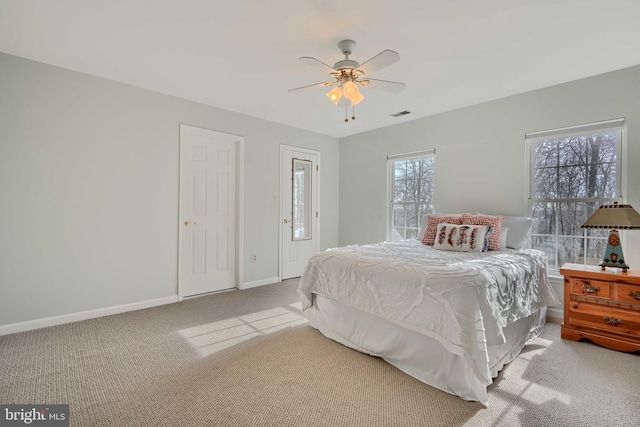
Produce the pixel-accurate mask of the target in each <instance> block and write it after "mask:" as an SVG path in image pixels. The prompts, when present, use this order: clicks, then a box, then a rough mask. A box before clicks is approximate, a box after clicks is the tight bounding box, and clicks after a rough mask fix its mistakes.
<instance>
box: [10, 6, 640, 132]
mask: <svg viewBox="0 0 640 427" xmlns="http://www.w3.org/2000/svg"><path fill="white" fill-rule="evenodd" d="M639 18H640V1H639V0H606V1H605V0H555V1H554V0H548V1H543V0H484V1H480V0H448V1H447V0H394V1H380V0H378V1H376V0H368V1H362V0H351V1H336V0H323V1H320V0H316V1H310V0H306V1H305V0H271V1H266V0H235V1H218V0H199V1H196V0H144V1H143V0H55V1H52V0H0V51H1V52H5V53H9V54H12V55H17V56H21V57H24V58H29V59H33V60H36V61H40V62H44V63H47V64H52V65H56V66H60V67H64V68H68V69H71V70H76V71H80V72H83V73H88V74H92V75H95V76H100V77H104V78H107V79H111V80H115V81H119V82H123V83H127V84H131V85H134V86H139V87H142V88H146V89H151V90H154V91H158V92H162V93H166V94H170V95H174V96H177V97H181V98H186V99H190V100H194V101H198V102H201V103H204V104H209V105H212V106H216V107H220V108H224V109H227V110H231V111H236V112H239V113H244V114H248V115H251V116H255V117H260V118H263V119H267V120H271V121H275V122H279V123H284V124H287V125H291V126H295V127H299V128H303V129H308V130H311V131H315V132H319V133H323V134H327V135H332V136H335V137H344V136H347V135H352V134H355V133H359V132H363V131H366V130H370V129H375V128H380V127H383V126H388V125H392V124H396V123H401V122H405V121H408V120H413V119H416V118H419V117H424V116H428V115H432V114H435V113H439V112H443V111H448V110H452V109H455V108H460V107H464V106H468V105H473V104H477V103H480V102H485V101H489V100H493V99H497V98H502V97H505V96H509V95H513V94H517V93H522V92H526V91H529V90H533V89H538V88H542V87H546V86H550V85H554V84H558V83H563V82H567V81H571V80H575V79H579V78H583V77H588V76H592V75H595V74H600V73H604V72H607V71H612V70H616V69H621V68H625V67H629V66H633V65H638V64H640V25H638V19H639ZM345 38H350V39H353V40H355V41H356V42H357V47H356V49H355V51H354V52H353V54H352V55H351V59H354V60H356V61H358V62H360V63H363V62H364V61H365V60H367V59H369V58H370V57H372V56H374V55H376V54H377V53H379V52H380V51H382V50H383V49H391V50H395V51H397V52H398V53H399V54H400V62H397V63H395V64H393V65H391V66H389V67H387V68H384V69H382V70H379V71H378V72H376V73H374V74H372V75H371V76H370V77H373V78H378V79H383V80H393V81H400V82H404V83H406V84H407V88H406V90H405V91H404V92H402V93H399V94H392V93H387V92H381V91H375V90H373V89H368V90H367V89H364V90H363V91H362V92H363V94H364V95H365V97H366V99H365V100H364V101H363V102H362V103H361V104H360V105H358V106H357V107H356V117H357V119H356V120H355V121H351V120H350V121H349V122H348V123H345V122H344V117H345V111H344V109H340V108H338V107H336V106H334V105H333V104H331V103H330V102H329V100H328V99H327V98H326V97H325V95H324V94H325V93H326V92H327V91H328V90H327V89H321V88H316V89H310V90H308V91H306V92H303V93H294V94H292V93H288V92H287V90H288V89H291V88H296V87H299V86H305V85H309V84H313V83H318V82H322V81H325V80H327V77H328V76H326V75H324V74H323V73H322V72H321V71H320V70H318V69H316V68H313V67H310V66H309V65H306V64H304V63H302V62H300V61H298V58H299V57H301V56H312V57H315V58H318V59H319V60H321V61H323V62H325V63H327V64H330V65H333V64H334V63H335V62H336V61H338V60H340V59H343V58H344V57H343V56H342V54H341V53H340V50H339V49H338V47H337V44H338V42H339V41H340V40H342V39H345ZM1 72H2V71H1V70H0V78H2V74H1ZM402 110H408V111H411V113H412V114H410V115H408V116H404V117H401V118H393V117H390V115H391V114H393V113H396V112H399V111H402ZM349 116H351V114H350V112H349Z"/></svg>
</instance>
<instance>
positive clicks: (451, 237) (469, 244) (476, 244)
mask: <svg viewBox="0 0 640 427" xmlns="http://www.w3.org/2000/svg"><path fill="white" fill-rule="evenodd" d="M492 228H493V227H491V226H490V225H467V224H463V225H458V224H449V223H446V222H443V223H440V224H438V231H437V232H436V240H435V242H434V243H433V248H434V249H439V250H442V251H459V252H485V251H487V250H488V249H489V236H490V235H491V229H492Z"/></svg>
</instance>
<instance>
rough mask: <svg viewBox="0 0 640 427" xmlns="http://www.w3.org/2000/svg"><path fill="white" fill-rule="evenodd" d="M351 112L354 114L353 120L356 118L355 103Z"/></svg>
mask: <svg viewBox="0 0 640 427" xmlns="http://www.w3.org/2000/svg"><path fill="white" fill-rule="evenodd" d="M351 114H352V116H351V120H355V119H356V106H355V105H353V106H352V108H351Z"/></svg>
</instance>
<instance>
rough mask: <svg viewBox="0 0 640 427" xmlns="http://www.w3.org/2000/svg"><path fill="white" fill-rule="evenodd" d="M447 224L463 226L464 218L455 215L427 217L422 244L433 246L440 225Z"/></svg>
mask: <svg viewBox="0 0 640 427" xmlns="http://www.w3.org/2000/svg"><path fill="white" fill-rule="evenodd" d="M441 222H447V223H449V224H462V216H455V215H427V228H426V230H425V232H424V236H422V244H423V245H429V246H433V242H434V241H435V240H436V232H437V231H438V224H440V223H441Z"/></svg>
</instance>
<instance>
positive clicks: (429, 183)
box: [387, 150, 435, 241]
mask: <svg viewBox="0 0 640 427" xmlns="http://www.w3.org/2000/svg"><path fill="white" fill-rule="evenodd" d="M387 159H388V163H389V176H390V191H389V195H390V201H389V211H390V212H389V218H390V222H389V229H388V233H387V234H388V238H389V239H390V240H392V241H396V240H402V239H415V238H417V237H418V233H419V231H420V227H421V226H422V218H423V217H424V216H425V215H426V214H429V213H433V166H434V161H435V150H427V151H421V152H416V153H407V154H398V155H391V156H388V157H387Z"/></svg>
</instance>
